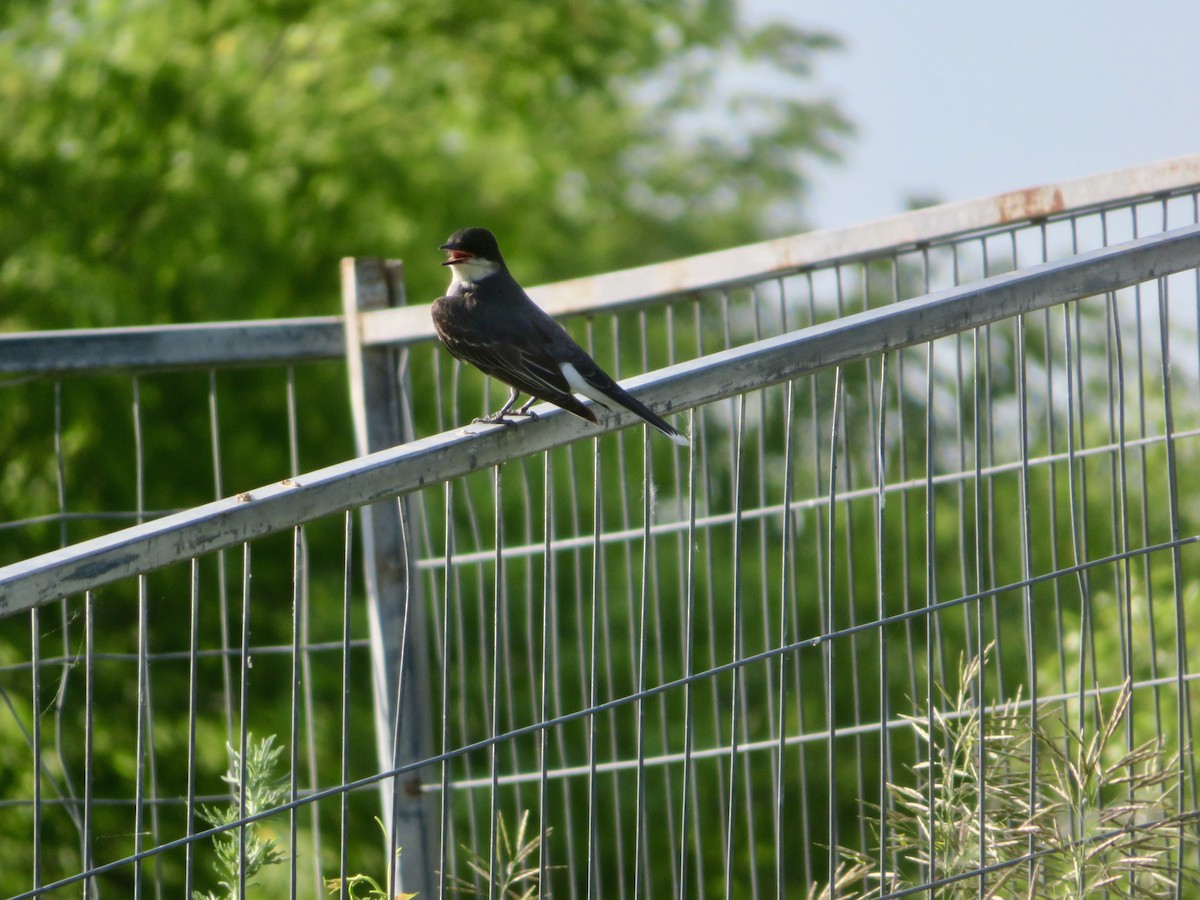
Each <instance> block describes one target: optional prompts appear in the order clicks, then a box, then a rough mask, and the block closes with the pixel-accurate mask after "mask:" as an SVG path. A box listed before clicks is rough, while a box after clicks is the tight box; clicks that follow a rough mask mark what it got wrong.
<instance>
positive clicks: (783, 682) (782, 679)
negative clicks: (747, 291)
mask: <svg viewBox="0 0 1200 900" xmlns="http://www.w3.org/2000/svg"><path fill="white" fill-rule="evenodd" d="M795 386H796V383H795V382H794V381H788V382H787V385H786V387H785V389H784V390H785V393H784V418H783V523H782V524H783V535H782V537H781V539H780V551H781V552H780V554H779V558H780V566H779V570H780V571H779V647H780V649H782V648H783V647H785V646H787V643H788V624H789V623H788V615H787V613H788V598H789V595H790V593H791V588H792V585H791V579H790V576H791V572H792V567H791V557H792V554H793V553H794V552H795V550H794V548H793V547H792V463H793V459H792V455H793V449H794V448H793V437H792V423H793V418H794V415H795V404H794V402H793V401H794V398H795ZM764 587H765V583H764ZM787 660H788V656H787V654H786V653H781V654H780V656H779V680H778V682H777V697H776V702H777V703H778V704H779V705H778V707H777V708H776V712H775V722H776V726H777V728H778V729H779V731H778V744H777V745H776V748H775V761H776V762H775V773H774V774H775V816H774V827H775V835H774V836H775V900H783V896H784V879H785V876H786V870H785V868H784V852H783V845H784V832H783V811H784V806H785V803H784V778H783V769H784V765H783V761H784V752H785V751H786V749H787V730H788V729H787Z"/></svg>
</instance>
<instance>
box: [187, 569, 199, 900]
mask: <svg viewBox="0 0 1200 900" xmlns="http://www.w3.org/2000/svg"><path fill="white" fill-rule="evenodd" d="M188 601H189V604H188V605H189V610H190V615H189V622H188V735H187V800H186V806H185V817H186V822H185V823H184V829H185V832H184V833H185V835H186V836H187V837H189V838H190V837H191V836H192V835H193V834H195V833H196V719H197V717H198V715H199V699H200V559H199V558H198V557H192V563H191V578H190V582H189V585H188ZM183 865H184V894H185V895H186V896H188V897H191V896H192V891H193V887H192V881H193V878H194V877H195V865H196V844H195V842H194V841H188V842H187V846H186V847H185V848H184V861H183Z"/></svg>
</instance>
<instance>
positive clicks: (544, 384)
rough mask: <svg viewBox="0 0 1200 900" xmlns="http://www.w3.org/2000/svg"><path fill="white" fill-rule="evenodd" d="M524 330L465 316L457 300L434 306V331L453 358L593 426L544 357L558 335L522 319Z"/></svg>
mask: <svg viewBox="0 0 1200 900" xmlns="http://www.w3.org/2000/svg"><path fill="white" fill-rule="evenodd" d="M477 309H478V308H477ZM539 312H540V310H539ZM547 318H548V317H547ZM549 321H550V322H551V323H553V320H549ZM523 324H524V325H525V326H527V327H524V328H520V327H513V325H512V324H511V322H510V321H509V320H507V319H505V318H502V317H499V316H486V317H484V316H478V315H470V316H468V315H467V314H466V310H465V309H464V305H463V301H462V300H461V298H458V297H442V298H439V299H438V300H437V301H435V302H434V305H433V325H434V330H435V331H437V335H438V337H439V338H440V339H441V341H442V343H443V344H445V346H446V349H447V350H449V351H450V352H451V353H452V354H454V356H456V357H458V358H459V359H461V360H463V362H469V363H470V364H471V365H473V366H475V367H476V368H477V369H479V370H480V371H482V372H483V373H484V374H486V375H490V376H491V377H492V378H495V379H497V380H498V381H502V382H504V383H505V384H507V385H510V386H511V387H514V388H516V389H517V390H518V391H520V392H522V393H525V394H528V395H530V396H531V397H536V398H538V399H539V400H546V401H548V402H550V403H554V404H556V405H557V406H561V407H562V408H563V409H566V410H569V411H570V412H573V413H575V414H576V415H578V416H582V417H583V418H585V419H587V420H588V421H590V422H595V421H596V416H595V414H594V413H593V412H592V411H591V410H590V409H588V408H587V407H586V406H585V405H584V404H582V403H580V402H579V401H578V400H577V399H575V396H574V395H573V394H572V393H571V386H570V385H569V384H567V379H566V378H564V377H563V373H562V369H560V368H559V366H558V363H557V362H556V361H555V358H554V356H552V355H551V353H550V352H549V347H550V346H551V343H552V342H553V341H556V340H559V339H560V337H559V335H557V334H554V333H546V328H545V322H544V321H542V320H541V318H540V317H529V318H526V319H525V320H524V322H523ZM554 324H556V323H554ZM564 334H565V332H564Z"/></svg>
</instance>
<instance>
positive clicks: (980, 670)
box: [971, 328, 989, 900]
mask: <svg viewBox="0 0 1200 900" xmlns="http://www.w3.org/2000/svg"><path fill="white" fill-rule="evenodd" d="M982 333H983V332H982V331H981V330H980V329H979V328H975V329H974V330H973V331H972V332H971V428H972V433H971V440H972V445H973V453H972V455H973V457H974V459H973V463H974V473H973V474H974V478H973V481H974V484H973V488H974V491H973V501H974V502H973V506H974V510H973V513H974V539H975V592H976V593H977V594H980V593H982V592H983V585H984V577H983V521H982V516H983V451H982V446H981V442H982V429H981V427H980V425H981V422H982V420H983V415H984V413H983V409H982V393H981V391H980V382H981V375H982V373H983V368H982V358H981V354H980V347H979V340H980V337H981V335H982ZM985 621H986V619H985V617H984V614H983V601H982V600H976V601H975V646H976V647H977V648H978V651H979V665H978V666H977V667H976V671H975V709H976V714H977V716H978V720H977V721H978V725H977V728H978V735H977V739H976V741H975V766H976V770H977V773H978V774H977V775H976V785H977V787H976V796H977V797H978V798H979V803H978V804H977V806H978V810H977V814H976V815H977V818H976V821H975V827H976V829H977V831H978V834H979V869H980V873H979V884H978V888H979V891H978V893H979V898H980V900H983V898H984V897H986V896H987V875H986V874H985V873H984V872H983V871H982V870H983V868H984V867H985V866H986V865H987V861H988V835H989V832H988V829H987V754H986V753H985V752H984V750H985V748H984V740H983V736H984V735H985V734H987V693H986V690H985V688H986V684H985V681H986V679H987V659H986V655H987V647H988V645H987V643H986V642H985V634H986V625H985Z"/></svg>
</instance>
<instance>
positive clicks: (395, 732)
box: [345, 496, 424, 890]
mask: <svg viewBox="0 0 1200 900" xmlns="http://www.w3.org/2000/svg"><path fill="white" fill-rule="evenodd" d="M406 499H407V498H406V497H405V496H398V497H396V520H397V522H398V524H399V537H398V540H399V547H400V553H401V555H402V559H401V561H400V566H401V568H402V571H403V572H404V618H403V619H401V620H400V654H399V659H398V661H397V664H396V684H395V687H394V690H395V695H394V696H395V698H396V702H395V710H394V712H393V718H392V769H393V770H395V769H398V768H399V767H400V747H401V737H402V735H401V733H400V723H401V722H403V721H404V699H405V697H406V696H407V694H406V692H405V687H406V685H405V681H404V675H405V672H406V671H407V669H408V639H409V632H410V631H411V623H412V601H413V587H412V579H413V569H414V566H415V565H416V564H415V563H414V561H413V560H412V559H410V558H409V548H411V547H413V546H414V543H415V541H414V538H413V537H412V535H411V534H410V532H409V523H408V516H407V514H406V510H407V506H406ZM350 550H351V547H350V545H349V544H347V545H346V551H345V552H346V565H347V566H348V567H350V566H351V562H350V560H351V553H350ZM421 637H422V638H424V635H422V636H421ZM414 777H416V776H414ZM395 785H396V781H395V780H393V781H392V786H393V787H392V791H393V801H392V805H391V808H392V821H391V822H390V823H389V827H388V829H387V834H388V837H387V845H388V885H389V890H394V889H395V888H396V886H398V885H399V883H400V880H401V872H400V846H399V844H398V843H397V841H398V840H399V836H398V835H397V834H396V818H397V816H398V813H397V804H396V802H395V799H394V798H395V793H396V791H395ZM417 789H418V790H419V789H420V788H419V787H418V788H417Z"/></svg>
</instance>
